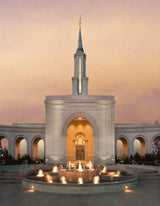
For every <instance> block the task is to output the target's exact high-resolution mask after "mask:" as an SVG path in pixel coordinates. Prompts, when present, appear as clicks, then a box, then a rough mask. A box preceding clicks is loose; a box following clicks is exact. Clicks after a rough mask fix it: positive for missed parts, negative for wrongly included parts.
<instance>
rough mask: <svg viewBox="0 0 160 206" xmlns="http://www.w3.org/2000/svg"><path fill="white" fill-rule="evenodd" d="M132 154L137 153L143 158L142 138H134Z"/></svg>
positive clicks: (143, 144) (143, 143)
mask: <svg viewBox="0 0 160 206" xmlns="http://www.w3.org/2000/svg"><path fill="white" fill-rule="evenodd" d="M133 152H134V154H136V153H138V154H140V155H141V156H145V140H144V138H143V137H136V138H135V140H134V143H133Z"/></svg>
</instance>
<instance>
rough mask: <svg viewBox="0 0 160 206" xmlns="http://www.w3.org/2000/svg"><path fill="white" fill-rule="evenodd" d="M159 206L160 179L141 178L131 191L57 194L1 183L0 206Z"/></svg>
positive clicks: (18, 184)
mask: <svg viewBox="0 0 160 206" xmlns="http://www.w3.org/2000/svg"><path fill="white" fill-rule="evenodd" d="M51 205H53V206H159V205H160V180H141V181H140V182H139V186H138V187H137V188H136V189H134V190H133V191H131V192H130V193H125V192H119V193H108V194H105V195H86V196H85V195H82V196H77V195H76V196H72V195H55V194H50V193H41V192H34V193H30V192H27V191H26V190H25V189H24V188H22V186H21V184H20V183H17V184H0V206H51Z"/></svg>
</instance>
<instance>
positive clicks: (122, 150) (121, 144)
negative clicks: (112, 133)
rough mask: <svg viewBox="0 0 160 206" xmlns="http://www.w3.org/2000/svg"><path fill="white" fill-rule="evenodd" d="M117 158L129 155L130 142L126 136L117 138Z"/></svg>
mask: <svg viewBox="0 0 160 206" xmlns="http://www.w3.org/2000/svg"><path fill="white" fill-rule="evenodd" d="M116 146H117V158H118V159H120V158H122V157H123V156H127V155H128V144H127V140H126V138H125V137H120V138H118V140H117V145H116Z"/></svg>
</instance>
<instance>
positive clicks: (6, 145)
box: [0, 135, 8, 150]
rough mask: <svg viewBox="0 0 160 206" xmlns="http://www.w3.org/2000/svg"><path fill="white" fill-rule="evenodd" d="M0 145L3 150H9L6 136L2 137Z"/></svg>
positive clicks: (0, 137)
mask: <svg viewBox="0 0 160 206" xmlns="http://www.w3.org/2000/svg"><path fill="white" fill-rule="evenodd" d="M0 145H1V147H2V149H3V150H5V149H6V150H8V139H7V138H6V137H5V136H1V135H0Z"/></svg>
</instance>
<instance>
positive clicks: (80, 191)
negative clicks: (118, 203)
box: [22, 178, 138, 195]
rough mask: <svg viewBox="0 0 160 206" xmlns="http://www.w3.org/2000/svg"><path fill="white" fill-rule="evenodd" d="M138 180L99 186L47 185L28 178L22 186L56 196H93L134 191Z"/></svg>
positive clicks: (90, 184) (23, 181) (91, 184)
mask: <svg viewBox="0 0 160 206" xmlns="http://www.w3.org/2000/svg"><path fill="white" fill-rule="evenodd" d="M137 184H138V182H137V179H135V178H133V179H129V180H123V181H116V182H105V183H99V184H93V183H88V184H83V185H79V184H61V183H52V184H50V183H46V182H39V181H35V180H30V179H27V178H23V179H22V185H23V187H24V188H25V189H27V190H30V189H31V188H34V191H39V192H48V193H54V194H70V195H91V194H92V195H93V194H105V193H110V192H120V191H124V189H125V186H127V187H128V188H129V189H133V188H135V187H136V186H137Z"/></svg>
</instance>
